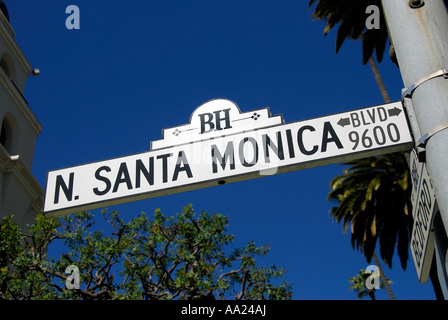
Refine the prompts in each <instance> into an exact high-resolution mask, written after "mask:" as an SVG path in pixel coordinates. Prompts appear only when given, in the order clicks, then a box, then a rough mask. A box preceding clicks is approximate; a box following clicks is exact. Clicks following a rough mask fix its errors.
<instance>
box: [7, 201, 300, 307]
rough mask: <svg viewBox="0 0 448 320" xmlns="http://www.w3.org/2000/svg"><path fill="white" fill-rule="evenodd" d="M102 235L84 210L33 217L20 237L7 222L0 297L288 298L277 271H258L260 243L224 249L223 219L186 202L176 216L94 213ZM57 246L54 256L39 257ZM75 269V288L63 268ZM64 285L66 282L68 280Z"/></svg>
mask: <svg viewBox="0 0 448 320" xmlns="http://www.w3.org/2000/svg"><path fill="white" fill-rule="evenodd" d="M102 215H103V217H104V219H105V221H107V222H108V223H107V226H109V227H110V229H111V230H110V232H109V234H106V233H105V232H104V231H101V230H98V229H95V228H94V224H95V220H94V217H93V215H92V214H91V213H89V212H80V213H77V214H73V215H70V216H66V217H64V218H62V219H60V220H57V219H46V218H44V217H43V216H39V217H38V219H37V221H36V223H35V224H34V225H33V226H32V227H31V229H30V231H29V232H28V233H27V234H23V233H21V231H20V230H19V228H18V227H17V225H16V224H15V223H14V222H13V220H12V219H11V218H5V219H4V220H3V222H2V225H1V229H0V299H135V300H137V299H157V300H169V299H188V300H194V299H290V298H291V294H292V293H291V286H290V284H288V283H286V282H285V281H282V280H281V278H282V277H283V276H284V270H283V269H282V268H279V267H276V266H272V267H270V268H263V267H259V266H257V264H256V259H255V258H256V257H259V256H264V255H266V254H267V253H268V251H269V248H268V247H267V246H262V247H257V246H255V244H254V243H253V242H250V243H249V244H248V245H246V246H244V247H242V248H236V249H229V247H233V246H232V245H231V244H232V242H233V240H234V236H233V235H230V234H228V233H227V229H226V228H227V226H228V218H227V217H226V216H223V215H222V214H209V213H207V212H205V211H203V212H201V213H200V214H198V215H197V214H196V213H195V212H194V210H193V208H192V206H191V205H189V206H186V207H184V208H183V210H182V212H181V213H180V214H178V215H176V216H171V217H167V216H165V215H164V214H163V213H161V212H160V210H156V211H155V214H154V218H153V219H150V218H149V217H148V216H147V215H146V214H145V213H142V214H140V215H138V216H136V217H135V218H133V219H131V220H130V221H129V222H125V221H124V220H123V219H122V218H121V217H120V215H119V213H118V212H116V211H111V212H108V211H107V210H103V211H102ZM57 242H59V243H60V245H59V246H61V245H62V244H63V249H62V250H61V249H58V250H59V252H60V256H59V257H58V258H57V259H54V258H52V257H49V256H48V255H47V252H48V248H49V246H50V245H53V244H55V243H57ZM70 265H74V266H76V267H77V268H78V269H79V282H80V286H79V289H68V288H67V286H66V281H67V279H68V280H69V281H72V279H71V278H70V277H71V275H70V274H68V273H66V268H67V267H68V266H70ZM70 283H72V282H70Z"/></svg>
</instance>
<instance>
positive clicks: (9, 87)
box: [0, 68, 42, 135]
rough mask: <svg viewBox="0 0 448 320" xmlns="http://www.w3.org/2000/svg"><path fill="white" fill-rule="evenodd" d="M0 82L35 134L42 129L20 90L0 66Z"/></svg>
mask: <svg viewBox="0 0 448 320" xmlns="http://www.w3.org/2000/svg"><path fill="white" fill-rule="evenodd" d="M0 82H1V84H2V85H3V87H4V88H5V89H6V91H7V92H8V93H9V95H10V96H11V99H12V100H13V101H14V102H15V104H16V105H17V106H18V107H19V109H20V111H21V112H22V114H23V115H24V116H25V118H26V119H27V120H28V122H29V123H30V124H31V126H32V128H33V129H34V131H35V132H36V134H37V135H39V134H40V133H41V131H42V124H41V123H40V122H39V120H38V119H37V117H36V115H35V114H34V112H33V111H32V110H31V108H30V107H29V105H28V102H27V101H26V99H25V97H24V96H23V94H22V92H20V90H19V89H18V88H17V87H16V85H15V84H14V83H13V81H12V80H11V79H10V78H9V77H8V76H7V75H6V74H5V72H4V71H3V70H2V69H1V68H0Z"/></svg>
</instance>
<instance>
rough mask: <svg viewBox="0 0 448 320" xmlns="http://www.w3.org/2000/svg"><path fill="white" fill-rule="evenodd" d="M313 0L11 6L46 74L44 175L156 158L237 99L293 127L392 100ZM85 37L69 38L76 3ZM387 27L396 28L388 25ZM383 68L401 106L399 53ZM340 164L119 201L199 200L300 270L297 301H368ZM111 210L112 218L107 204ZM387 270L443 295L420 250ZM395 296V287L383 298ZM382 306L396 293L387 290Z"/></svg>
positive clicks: (40, 161)
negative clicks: (336, 198) (353, 282)
mask: <svg viewBox="0 0 448 320" xmlns="http://www.w3.org/2000/svg"><path fill="white" fill-rule="evenodd" d="M307 2H308V1H293V0H279V1H251V0H244V1H236V0H229V1H215V0H208V1H203V0H197V1H196V0H195V1H153V0H150V1H138V0H133V1H115V0H111V1H105V0H95V1H86V0H73V1H62V0H43V1H31V0H23V1H8V2H7V5H8V9H9V14H10V20H11V25H12V27H13V28H14V30H15V32H16V37H15V38H16V41H17V42H18V44H19V45H20V47H21V48H22V50H23V52H24V53H25V55H26V56H27V58H28V59H29V61H30V63H31V64H32V65H33V67H35V68H39V69H40V71H41V74H40V75H39V76H38V77H35V78H30V79H29V80H28V82H27V86H26V92H25V96H26V98H27V100H28V102H29V104H30V107H31V108H32V110H33V111H34V113H35V114H36V116H37V117H38V118H39V120H40V122H41V123H42V125H43V128H44V129H43V131H42V134H41V135H40V137H39V138H38V140H37V143H36V151H35V158H34V166H33V173H34V175H35V176H36V178H37V179H38V181H39V182H40V183H41V185H42V186H43V187H45V180H46V174H47V172H48V171H51V170H55V169H60V168H65V167H69V166H76V165H80V164H84V163H88V162H93V161H101V160H105V159H110V158H115V157H121V156H126V155H130V154H134V153H140V152H144V151H148V150H149V148H150V141H154V140H159V139H161V132H162V129H163V128H170V127H174V126H177V125H181V124H184V123H187V122H188V120H189V117H190V115H191V113H192V112H193V111H194V110H195V109H196V108H197V107H198V106H199V105H201V104H203V103H204V102H206V101H208V100H211V99H215V98H225V99H229V100H232V101H234V102H235V103H236V104H238V106H239V107H240V109H241V111H242V112H248V111H251V110H255V109H260V108H264V107H270V111H271V113H272V114H274V115H277V114H282V115H283V117H284V120H285V121H286V122H287V123H288V122H294V121H300V120H305V119H309V118H315V117H320V116H325V115H329V114H333V113H338V112H345V111H350V110H353V109H358V108H362V107H368V106H373V105H378V104H383V101H382V98H381V95H380V93H379V90H378V89H377V87H376V84H375V81H374V78H373V75H372V72H371V70H370V68H369V66H364V65H363V64H362V53H361V46H360V43H358V42H354V41H347V42H346V43H344V45H343V47H342V49H341V51H340V53H339V54H335V32H332V33H331V34H330V35H328V36H327V37H325V36H324V35H323V28H324V24H323V22H319V21H313V20H312V19H311V11H310V10H308V7H307ZM71 4H74V5H77V6H78V7H79V9H80V13H81V16H80V18H81V19H80V23H81V24H80V29H79V30H68V29H67V28H66V27H65V20H66V18H67V17H68V15H67V14H66V13H65V9H66V7H67V6H68V5H71ZM381 27H383V28H384V27H385V26H381ZM380 70H381V72H382V75H383V78H384V80H385V83H386V87H387V89H388V90H389V94H390V96H391V98H392V100H393V101H396V100H399V97H400V91H401V89H402V87H403V83H402V80H401V76H400V73H399V70H398V69H397V68H396V67H395V65H393V64H392V63H391V62H390V61H389V59H388V57H387V56H386V57H385V59H384V61H383V62H382V63H381V64H380ZM342 170H343V167H341V166H339V165H329V166H323V167H318V168H312V169H306V170H302V171H296V172H290V173H285V174H280V175H275V176H267V177H264V178H261V179H255V180H249V181H243V182H238V183H233V184H228V185H224V186H220V187H212V188H207V189H202V190H197V191H190V192H186V193H181V194H176V195H170V196H165V197H161V198H154V199H149V200H143V201H139V202H134V203H129V204H124V205H119V206H115V207H111V208H110V209H116V210H118V211H120V213H121V214H122V216H123V217H124V218H125V219H131V218H132V217H133V216H134V215H136V214H138V213H139V212H141V211H145V212H147V213H152V212H153V211H154V210H155V209H156V208H161V210H162V211H163V212H164V213H166V214H167V215H174V214H176V213H178V212H180V211H181V207H182V206H184V205H186V204H189V203H192V204H193V205H194V208H195V209H196V211H200V210H207V211H210V212H219V213H223V214H225V215H228V216H229V221H230V226H229V231H230V232H231V233H233V234H235V238H236V240H235V243H234V245H235V246H242V245H244V244H246V243H247V242H249V241H252V240H254V241H255V243H256V244H258V245H263V244H269V245H270V246H271V251H270V252H269V254H268V255H267V257H266V258H264V259H261V260H260V264H263V265H265V266H270V265H272V264H275V265H279V266H282V267H284V268H285V269H287V270H289V272H288V273H287V274H286V277H285V280H286V281H288V282H291V283H292V284H293V291H294V299H344V300H346V299H356V294H355V293H353V292H351V291H350V290H349V289H348V286H349V282H348V279H349V278H350V277H352V276H354V275H356V274H357V273H358V272H359V270H360V269H365V268H366V267H367V265H368V263H367V262H366V261H365V259H364V256H363V255H362V254H361V253H360V252H358V251H355V250H353V249H352V248H351V246H350V236H349V234H343V233H342V226H341V225H338V224H337V223H336V222H332V220H331V218H330V217H329V214H328V212H329V210H330V208H331V207H332V204H331V203H329V202H327V201H326V197H327V194H328V192H329V182H330V180H331V179H332V178H333V177H334V176H336V175H338V174H340V173H341V172H342ZM93 212H94V213H99V210H94V211H93ZM409 256H410V258H409V260H408V267H407V270H406V271H403V270H402V269H401V267H400V264H399V261H398V259H397V260H396V261H394V264H393V267H392V269H389V268H388V267H386V266H385V267H384V268H385V272H386V275H387V276H388V277H389V278H390V279H391V280H392V281H393V284H392V290H393V291H394V294H395V296H396V298H397V299H434V298H435V296H434V293H433V289H432V285H431V283H428V284H420V283H419V282H418V278H417V275H416V272H415V268H414V264H413V261H412V256H411V255H409ZM382 291H383V292H382ZM377 296H378V299H388V297H387V294H386V292H385V290H380V292H378V294H377Z"/></svg>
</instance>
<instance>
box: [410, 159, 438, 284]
mask: <svg viewBox="0 0 448 320" xmlns="http://www.w3.org/2000/svg"><path fill="white" fill-rule="evenodd" d="M410 168H411V179H412V192H411V201H412V217H413V219H414V226H413V228H412V235H411V252H412V258H413V259H414V264H415V269H416V271H417V275H418V279H419V281H420V282H421V283H426V282H428V277H429V271H430V268H431V262H432V257H433V255H434V232H433V231H432V221H433V217H434V213H435V211H436V210H437V205H436V197H435V194H434V189H433V186H432V183H431V179H430V177H429V174H428V170H427V168H426V165H425V163H424V162H419V161H418V156H417V154H416V152H415V150H412V152H411V154H410Z"/></svg>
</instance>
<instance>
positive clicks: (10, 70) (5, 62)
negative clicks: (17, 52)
mask: <svg viewBox="0 0 448 320" xmlns="http://www.w3.org/2000/svg"><path fill="white" fill-rule="evenodd" d="M0 67H1V68H2V69H3V71H4V72H5V73H6V75H7V76H8V78H9V79H11V80H13V79H14V77H15V68H14V62H13V60H12V59H11V57H10V56H9V55H8V54H6V53H4V54H2V57H1V59H0Z"/></svg>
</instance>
